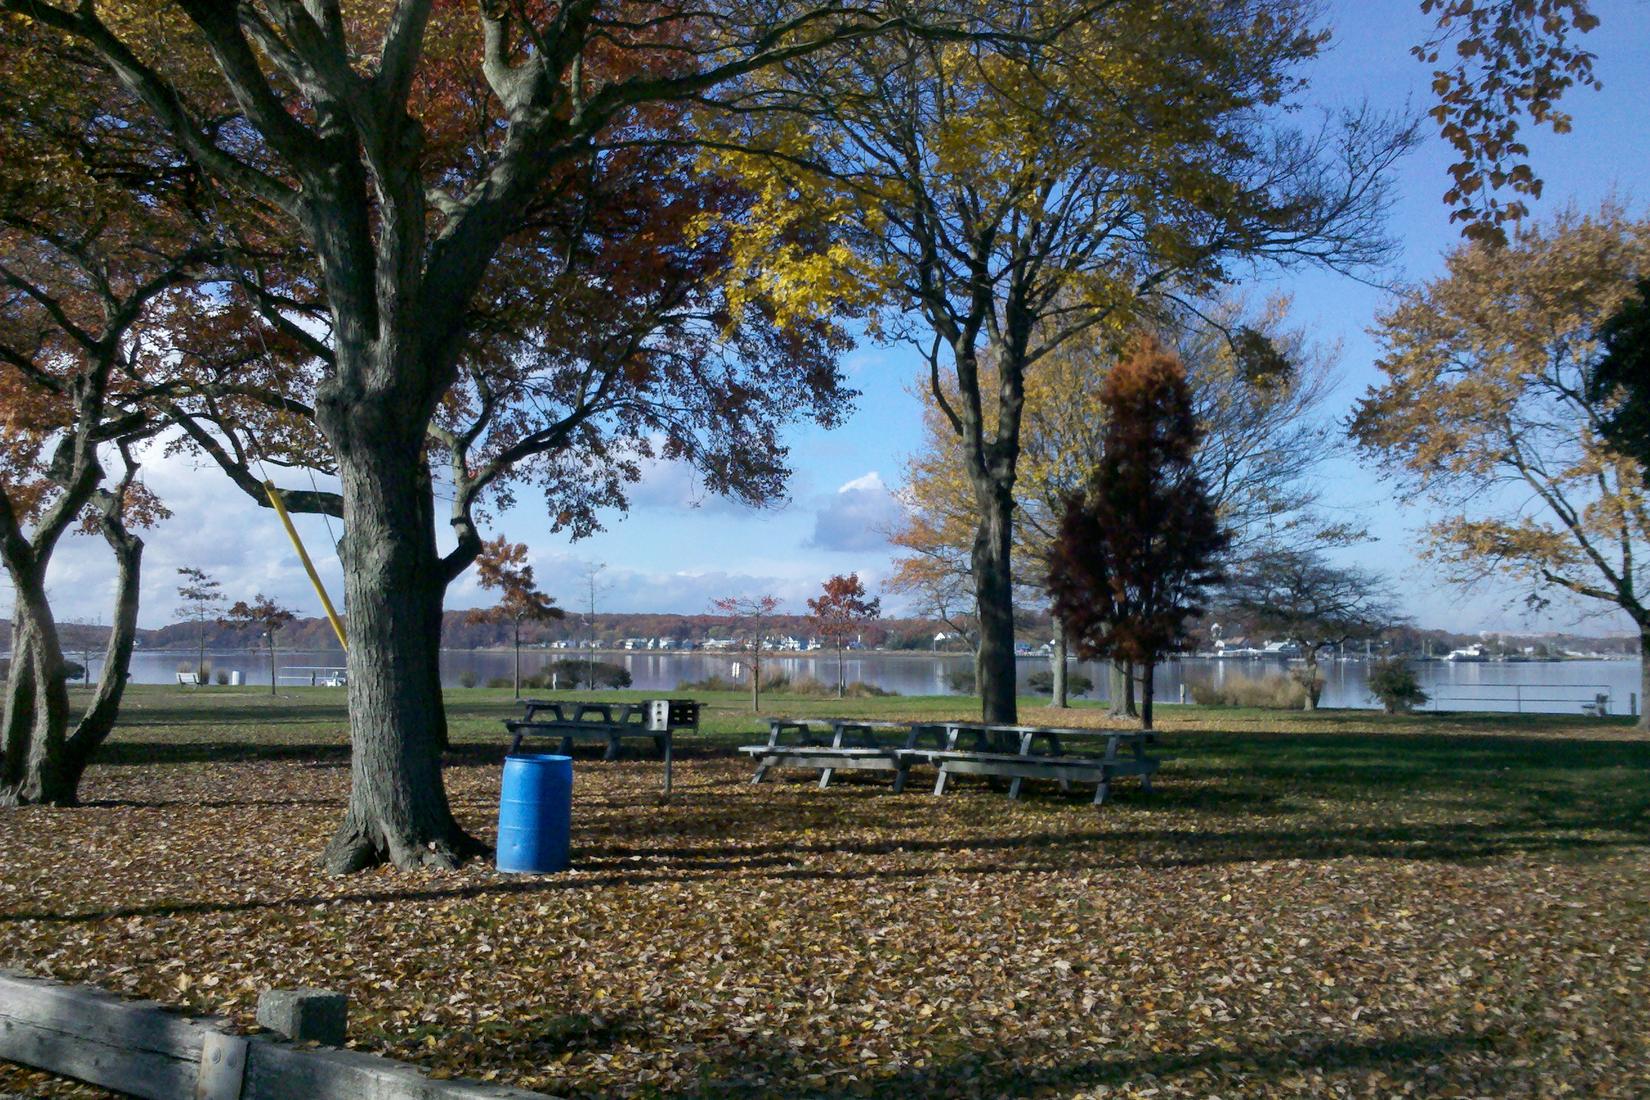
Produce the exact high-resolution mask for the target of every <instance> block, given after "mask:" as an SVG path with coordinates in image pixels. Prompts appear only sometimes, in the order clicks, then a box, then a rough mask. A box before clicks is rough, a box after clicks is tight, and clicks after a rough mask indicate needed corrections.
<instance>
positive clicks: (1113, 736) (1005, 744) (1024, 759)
mask: <svg viewBox="0 0 1650 1100" xmlns="http://www.w3.org/2000/svg"><path fill="white" fill-rule="evenodd" d="M945 730H946V735H945V742H946V743H945V747H944V748H940V749H934V750H922V749H916V748H913V749H912V750H910V751H909V752H908V755H911V756H916V757H920V758H921V759H923V760H924V761H926V762H927V763H929V764H932V765H934V767H936V768H937V769H938V770H939V775H938V777H937V778H936V779H935V781H934V793H935V794H944V793H945V786H946V781H947V780H948V779H949V778H950V777H951V776H953V775H986V776H992V777H1000V778H1005V779H1008V780H1009V787H1008V797H1010V798H1019V797H1020V787H1021V784H1022V783H1023V782H1024V781H1025V780H1027V779H1053V780H1056V781H1058V782H1059V784H1060V788H1061V789H1062V790H1067V789H1070V786H1071V784H1072V782H1074V781H1076V782H1092V783H1094V785H1095V788H1094V804H1095V805H1096V806H1099V805H1101V804H1103V803H1104V802H1105V801H1106V799H1107V798H1109V797H1110V796H1111V781H1112V779H1113V778H1114V777H1116V776H1120V775H1138V776H1139V777H1140V788H1141V790H1143V791H1150V790H1151V789H1152V774H1153V773H1154V772H1156V771H1157V769H1158V766H1159V765H1160V764H1161V760H1160V759H1159V758H1157V757H1151V756H1147V755H1146V748H1147V746H1148V745H1152V744H1155V743H1156V741H1157V734H1156V733H1154V732H1152V731H1151V730H1094V729H1069V728H1057V727H1051V726H996V725H984V724H981V723H974V722H950V723H946V724H945ZM964 742H968V743H970V744H971V745H972V747H971V748H962V747H959V746H960V745H961V744H962V743H964ZM1094 742H1100V743H1101V745H1100V746H1099V747H1098V748H1099V751H1094V749H1093V748H1091V749H1089V750H1088V751H1081V750H1078V751H1074V750H1073V747H1072V746H1073V745H1074V744H1075V745H1078V746H1081V745H1084V744H1085V743H1086V744H1089V745H1093V743H1094Z"/></svg>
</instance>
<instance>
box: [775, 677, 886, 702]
mask: <svg viewBox="0 0 1650 1100" xmlns="http://www.w3.org/2000/svg"><path fill="white" fill-rule="evenodd" d="M762 684H763V690H764V691H766V690H768V689H767V684H768V681H767V680H766V679H764V680H763V681H762ZM786 690H787V691H789V693H790V694H792V695H817V696H819V697H821V698H834V697H835V696H836V684H835V683H829V684H828V683H826V682H825V681H824V680H821V679H819V678H818V677H815V676H801V677H798V678H797V679H795V680H792V681H791V683H790V687H789V688H787V689H786ZM898 694H899V692H897V691H889V690H887V689H886V688H880V687H877V686H876V685H875V684H867V683H862V682H861V681H858V680H855V681H854V682H852V683H848V684H843V685H842V697H843V698H845V699H882V698H886V697H887V696H890V695H898Z"/></svg>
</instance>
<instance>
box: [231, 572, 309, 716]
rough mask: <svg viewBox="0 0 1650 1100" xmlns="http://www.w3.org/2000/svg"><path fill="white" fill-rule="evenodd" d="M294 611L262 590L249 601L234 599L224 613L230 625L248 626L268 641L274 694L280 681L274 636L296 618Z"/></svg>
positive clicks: (272, 691) (271, 691)
mask: <svg viewBox="0 0 1650 1100" xmlns="http://www.w3.org/2000/svg"><path fill="white" fill-rule="evenodd" d="M297 617H298V615H297V613H296V612H294V611H292V610H290V609H288V608H285V607H282V606H281V605H280V604H278V603H276V602H275V600H274V598H273V597H270V596H266V595H264V594H263V593H262V592H260V593H258V594H257V596H256V597H254V598H253V600H252V602H251V603H247V602H246V601H245V600H236V601H235V602H234V603H233V604H231V605H230V607H229V610H228V611H227V612H225V613H224V617H223V621H224V622H226V623H229V624H230V625H232V626H240V627H248V628H251V629H254V630H256V631H258V632H259V633H260V634H262V635H263V637H264V640H265V641H266V642H268V643H269V694H271V695H274V694H275V687H276V685H277V684H278V683H279V682H280V672H279V670H278V669H277V668H276V666H275V638H276V635H278V634H279V633H280V632H281V631H282V630H283V629H285V628H286V627H287V626H289V625H291V623H292V622H293V621H294V620H295V619H297Z"/></svg>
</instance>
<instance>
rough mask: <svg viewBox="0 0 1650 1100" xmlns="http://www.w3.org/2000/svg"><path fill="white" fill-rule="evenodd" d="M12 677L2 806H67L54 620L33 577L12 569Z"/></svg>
mask: <svg viewBox="0 0 1650 1100" xmlns="http://www.w3.org/2000/svg"><path fill="white" fill-rule="evenodd" d="M11 574H12V580H13V583H14V584H15V585H16V590H17V600H16V603H15V605H14V606H15V610H14V611H13V613H12V661H11V677H10V678H9V679H8V680H7V681H6V705H5V711H4V716H3V717H0V806H27V805H40V804H43V805H48V806H70V805H73V804H74V801H75V789H74V785H73V784H72V783H67V782H66V781H67V780H68V779H69V776H68V774H67V770H66V769H65V768H64V763H65V761H64V754H65V751H66V748H67V746H66V745H65V744H64V733H65V731H66V730H67V729H68V725H69V690H68V685H67V684H66V682H65V680H64V675H63V651H62V647H61V646H60V644H59V641H58V637H57V627H56V624H54V623H53V622H52V619H51V613H50V611H49V610H48V609H47V608H46V606H45V590H44V588H43V587H42V586H41V585H39V584H38V582H37V579H36V578H32V577H28V576H27V575H26V574H23V573H21V572H19V571H18V570H15V569H14V570H12V571H11Z"/></svg>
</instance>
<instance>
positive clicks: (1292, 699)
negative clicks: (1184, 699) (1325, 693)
mask: <svg viewBox="0 0 1650 1100" xmlns="http://www.w3.org/2000/svg"><path fill="white" fill-rule="evenodd" d="M1187 690H1188V691H1190V692H1191V696H1192V701H1193V702H1195V703H1197V704H1198V705H1199V706H1203V707H1259V708H1261V709H1263V710H1304V709H1305V707H1306V688H1305V687H1304V686H1303V685H1302V684H1301V682H1300V680H1299V679H1297V678H1296V677H1294V676H1288V675H1285V674H1283V673H1281V672H1268V673H1267V674H1266V675H1265V676H1262V677H1260V678H1259V679H1255V680H1252V679H1249V678H1248V677H1238V678H1236V679H1232V680H1228V681H1226V682H1225V683H1223V684H1188V685H1187Z"/></svg>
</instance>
